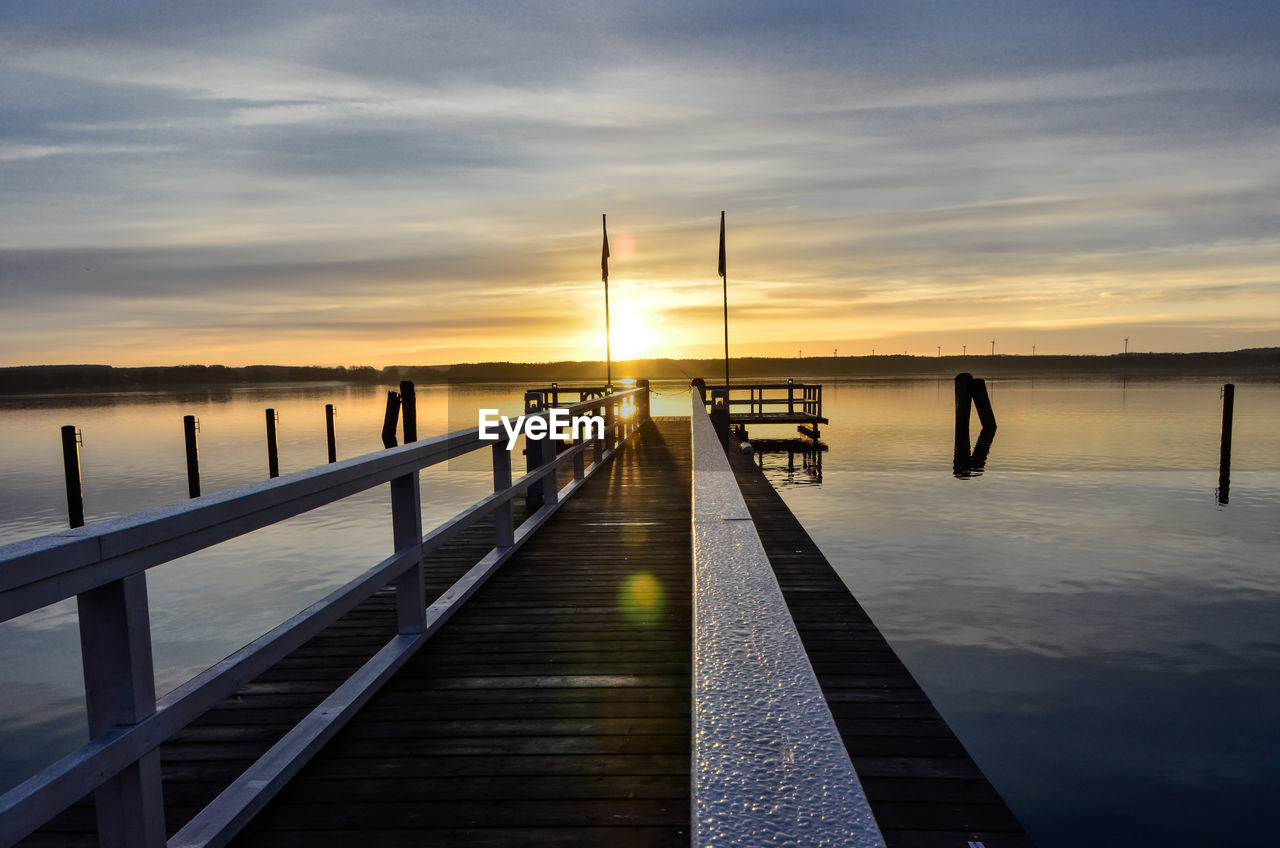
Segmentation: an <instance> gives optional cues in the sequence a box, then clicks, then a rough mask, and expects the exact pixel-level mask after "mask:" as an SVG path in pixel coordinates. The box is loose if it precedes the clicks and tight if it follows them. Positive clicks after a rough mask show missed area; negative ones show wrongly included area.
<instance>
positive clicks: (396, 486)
mask: <svg viewBox="0 0 1280 848" xmlns="http://www.w3.org/2000/svg"><path fill="white" fill-rule="evenodd" d="M391 538H392V543H393V544H394V545H395V549H396V551H397V552H399V551H402V550H404V549H405V548H411V547H416V548H417V557H416V560H417V561H416V562H415V563H414V565H413V567H412V568H410V569H408V570H407V571H405V572H404V573H402V574H401V575H400V576H399V577H397V578H396V579H395V581H394V583H393V584H392V585H394V586H395V588H396V621H397V622H398V623H399V627H400V633H402V634H412V633H422V632H423V631H424V630H426V625H427V599H426V594H425V589H424V588H423V585H422V500H421V493H420V491H419V489H418V472H416V471H415V472H413V473H412V474H406V475H404V476H403V477H397V478H395V479H394V480H392V481H391Z"/></svg>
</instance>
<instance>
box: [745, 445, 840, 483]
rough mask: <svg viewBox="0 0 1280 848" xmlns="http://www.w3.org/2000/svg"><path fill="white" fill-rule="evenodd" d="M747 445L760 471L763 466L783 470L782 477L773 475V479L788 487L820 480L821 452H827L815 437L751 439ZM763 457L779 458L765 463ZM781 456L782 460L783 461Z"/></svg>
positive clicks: (825, 446) (824, 446) (825, 447)
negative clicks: (784, 472)
mask: <svg viewBox="0 0 1280 848" xmlns="http://www.w3.org/2000/svg"><path fill="white" fill-rule="evenodd" d="M750 445H751V449H752V451H754V454H755V459H756V465H757V466H759V468H760V470H761V471H764V470H765V469H766V467H767V468H769V469H777V470H785V471H786V477H785V478H781V479H779V478H776V477H773V478H772V479H773V482H775V483H781V484H782V485H788V486H794V485H810V484H819V483H821V482H822V454H823V453H825V452H826V451H827V445H826V444H824V443H823V442H820V441H816V440H814V439H752V440H751V442H750ZM766 456H768V457H778V461H777V462H773V461H772V459H771V460H770V461H769V463H768V464H767V466H766V462H765V457H766ZM784 458H785V460H786V461H785V462H783V461H782V460H783V459H784ZM797 470H799V472H800V474H799V476H797V474H796V471H797ZM771 477H772V475H771Z"/></svg>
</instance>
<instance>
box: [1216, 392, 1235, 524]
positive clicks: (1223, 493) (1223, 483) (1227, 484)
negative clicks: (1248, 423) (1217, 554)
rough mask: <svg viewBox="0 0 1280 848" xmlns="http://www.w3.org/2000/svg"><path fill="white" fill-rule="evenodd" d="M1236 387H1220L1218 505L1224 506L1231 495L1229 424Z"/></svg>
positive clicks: (1232, 415) (1233, 406) (1233, 410)
mask: <svg viewBox="0 0 1280 848" xmlns="http://www.w3.org/2000/svg"><path fill="white" fill-rule="evenodd" d="M1235 407H1236V386H1235V384H1234V383H1227V384H1225V385H1223V387H1222V444H1221V447H1220V450H1219V454H1218V503H1220V504H1225V503H1227V502H1228V500H1229V499H1230V495H1231V423H1232V418H1233V417H1234V415H1235Z"/></svg>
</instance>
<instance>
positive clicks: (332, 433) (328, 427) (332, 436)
mask: <svg viewBox="0 0 1280 848" xmlns="http://www.w3.org/2000/svg"><path fill="white" fill-rule="evenodd" d="M336 414H337V411H336V410H335V409H334V408H333V404H331V403H326V404H325V405H324V432H325V439H326V440H327V441H328V443H329V461H330V462H337V461H338V434H337V431H336V430H335V429H334V425H333V416H334V415H336Z"/></svg>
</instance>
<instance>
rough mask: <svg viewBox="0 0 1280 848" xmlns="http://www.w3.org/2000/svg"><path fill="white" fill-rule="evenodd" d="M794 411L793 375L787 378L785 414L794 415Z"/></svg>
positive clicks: (794, 384)
mask: <svg viewBox="0 0 1280 848" xmlns="http://www.w3.org/2000/svg"><path fill="white" fill-rule="evenodd" d="M795 411H796V381H795V378H794V377H788V378H787V414H788V415H794V414H795Z"/></svg>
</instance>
